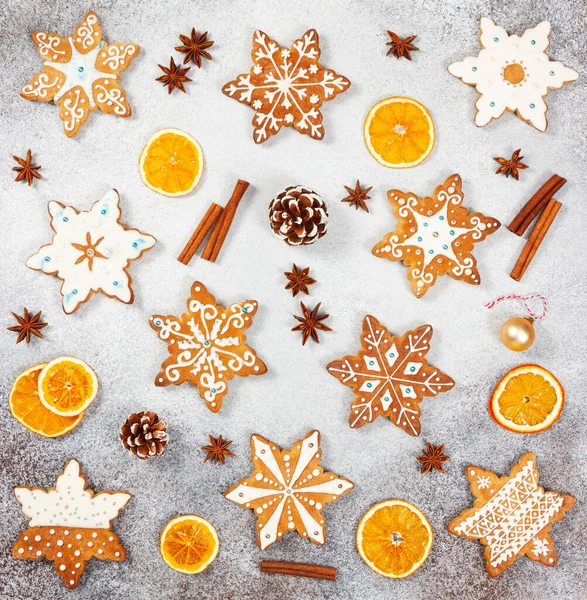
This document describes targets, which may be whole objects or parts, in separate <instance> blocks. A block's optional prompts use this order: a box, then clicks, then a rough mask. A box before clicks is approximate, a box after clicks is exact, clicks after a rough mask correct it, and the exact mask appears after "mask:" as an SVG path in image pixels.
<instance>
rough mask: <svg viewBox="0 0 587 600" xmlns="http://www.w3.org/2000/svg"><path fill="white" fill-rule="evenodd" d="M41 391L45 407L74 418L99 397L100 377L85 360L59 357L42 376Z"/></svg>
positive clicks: (47, 367)
mask: <svg viewBox="0 0 587 600" xmlns="http://www.w3.org/2000/svg"><path fill="white" fill-rule="evenodd" d="M38 390H39V398H40V400H41V403H42V404H43V406H44V407H45V408H48V409H49V410H50V411H51V412H53V413H55V414H56V415H60V416H62V417H74V416H75V415H79V414H80V413H82V412H83V411H84V410H86V408H88V406H89V405H90V404H91V403H92V401H93V400H94V398H95V397H96V394H97V393H98V378H97V377H96V373H94V371H92V369H91V368H90V367H89V366H88V365H87V364H86V363H85V362H84V361H83V360H80V359H79V358H73V357H72V356H60V357H59V358H56V359H55V360H52V361H51V362H50V363H47V364H46V365H45V367H44V368H43V370H42V371H41V373H40V374H39V382H38Z"/></svg>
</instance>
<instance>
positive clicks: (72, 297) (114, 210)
mask: <svg viewBox="0 0 587 600" xmlns="http://www.w3.org/2000/svg"><path fill="white" fill-rule="evenodd" d="M119 202H120V196H119V195H118V192H117V191H116V190H110V191H109V192H107V193H106V194H105V195H104V196H103V197H102V198H101V199H100V200H97V201H96V202H94V204H93V205H92V208H90V210H85V211H82V212H78V211H77V210H76V209H75V208H74V207H73V206H66V205H64V204H61V203H60V202H55V201H52V202H49V216H50V217H51V228H52V229H53V231H54V232H55V235H54V236H53V240H52V242H51V243H50V244H47V245H45V246H41V248H40V249H39V250H38V252H35V254H33V255H32V256H31V257H30V258H29V259H28V260H27V261H26V266H27V267H29V268H31V269H35V270H37V271H43V273H46V274H47V275H57V277H58V278H59V279H61V280H63V285H62V286H61V295H62V296H63V310H64V312H65V313H67V314H70V313H72V312H74V311H76V310H77V309H78V308H79V306H80V305H81V304H82V303H84V302H86V301H87V300H89V298H90V296H91V295H92V294H93V293H95V292H96V293H97V292H102V293H104V294H106V296H108V297H110V298H117V299H118V300H120V301H121V302H124V303H125V304H131V303H132V302H133V300H134V293H133V290H132V287H131V282H132V279H131V276H130V275H129V274H128V273H127V269H128V268H129V266H130V262H131V261H133V260H137V259H138V258H140V257H141V256H142V255H143V254H144V253H145V252H147V250H149V249H150V248H152V247H153V246H154V245H155V242H156V241H157V240H155V238H154V237H153V236H151V235H148V234H146V233H142V232H141V231H139V230H138V229H126V228H125V227H124V226H123V225H122V224H121V223H120V222H119V219H120V217H121V210H120V207H119Z"/></svg>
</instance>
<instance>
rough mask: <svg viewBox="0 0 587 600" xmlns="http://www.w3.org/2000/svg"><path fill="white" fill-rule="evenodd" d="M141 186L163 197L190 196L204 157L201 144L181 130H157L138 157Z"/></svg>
mask: <svg viewBox="0 0 587 600" xmlns="http://www.w3.org/2000/svg"><path fill="white" fill-rule="evenodd" d="M139 169H140V171H141V177H142V179H143V183H144V184H145V185H146V186H147V187H148V188H150V189H152V190H153V191H154V192H157V193H158V194H162V195H163V196H183V195H185V194H189V193H190V192H191V191H192V190H193V189H194V188H195V187H196V186H197V185H198V183H199V182H200V178H201V177H202V172H203V170H204V154H203V153H202V148H200V144H198V142H197V141H196V140H195V139H194V138H193V137H192V136H191V135H189V134H187V133H186V132H185V131H182V130H181V129H160V130H159V131H157V132H156V133H155V134H154V135H153V136H152V137H151V139H150V140H149V141H148V142H147V143H146V144H145V147H144V148H143V151H142V152H141V157H140V158H139Z"/></svg>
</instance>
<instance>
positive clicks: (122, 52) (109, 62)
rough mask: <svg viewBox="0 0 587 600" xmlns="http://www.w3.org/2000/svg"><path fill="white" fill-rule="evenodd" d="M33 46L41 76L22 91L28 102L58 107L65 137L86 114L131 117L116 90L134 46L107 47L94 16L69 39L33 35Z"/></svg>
mask: <svg viewBox="0 0 587 600" xmlns="http://www.w3.org/2000/svg"><path fill="white" fill-rule="evenodd" d="M33 42H34V43H35V44H36V46H37V48H38V50H39V55H40V56H41V58H42V59H44V60H45V62H44V63H43V70H42V71H41V72H40V73H36V74H35V75H34V76H33V78H32V80H31V81H30V82H29V83H27V84H26V85H25V86H24V87H23V88H22V90H21V92H20V95H21V96H22V97H23V98H26V99H27V100H39V101H40V102H49V101H51V100H53V102H55V104H58V105H59V106H60V107H61V110H60V112H59V116H60V118H61V120H62V121H63V129H64V131H65V135H67V137H72V136H74V135H75V134H76V133H77V132H78V130H79V128H80V127H81V126H82V125H83V124H84V123H85V121H86V119H87V118H88V115H89V114H90V112H93V111H95V110H97V109H98V108H99V109H100V110H101V111H102V112H104V113H106V114H112V113H113V114H115V115H116V116H117V117H129V116H130V114H131V108H130V105H129V103H128V101H127V99H126V95H125V93H124V90H123V89H122V88H121V87H120V85H119V84H118V81H119V80H120V73H121V72H122V71H124V70H125V69H126V68H127V67H128V66H129V65H130V62H131V60H133V59H134V58H136V56H137V55H138V53H139V49H140V48H139V46H137V45H136V44H119V43H118V42H117V43H114V44H108V43H107V42H106V40H103V39H102V29H101V27H100V23H99V21H98V17H97V16H96V14H95V13H94V12H92V11H90V12H88V13H87V14H86V15H85V17H84V20H83V21H82V22H81V23H80V24H79V25H78V26H77V28H76V30H75V33H74V34H73V36H70V35H68V36H67V38H63V37H61V36H60V35H59V34H57V33H47V32H45V31H40V30H37V31H33Z"/></svg>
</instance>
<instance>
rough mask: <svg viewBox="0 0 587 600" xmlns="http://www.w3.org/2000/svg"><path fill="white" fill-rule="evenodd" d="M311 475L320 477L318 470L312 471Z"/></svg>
mask: <svg viewBox="0 0 587 600" xmlns="http://www.w3.org/2000/svg"><path fill="white" fill-rule="evenodd" d="M312 475H314V477H318V475H320V469H314V470H313V471H312Z"/></svg>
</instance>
